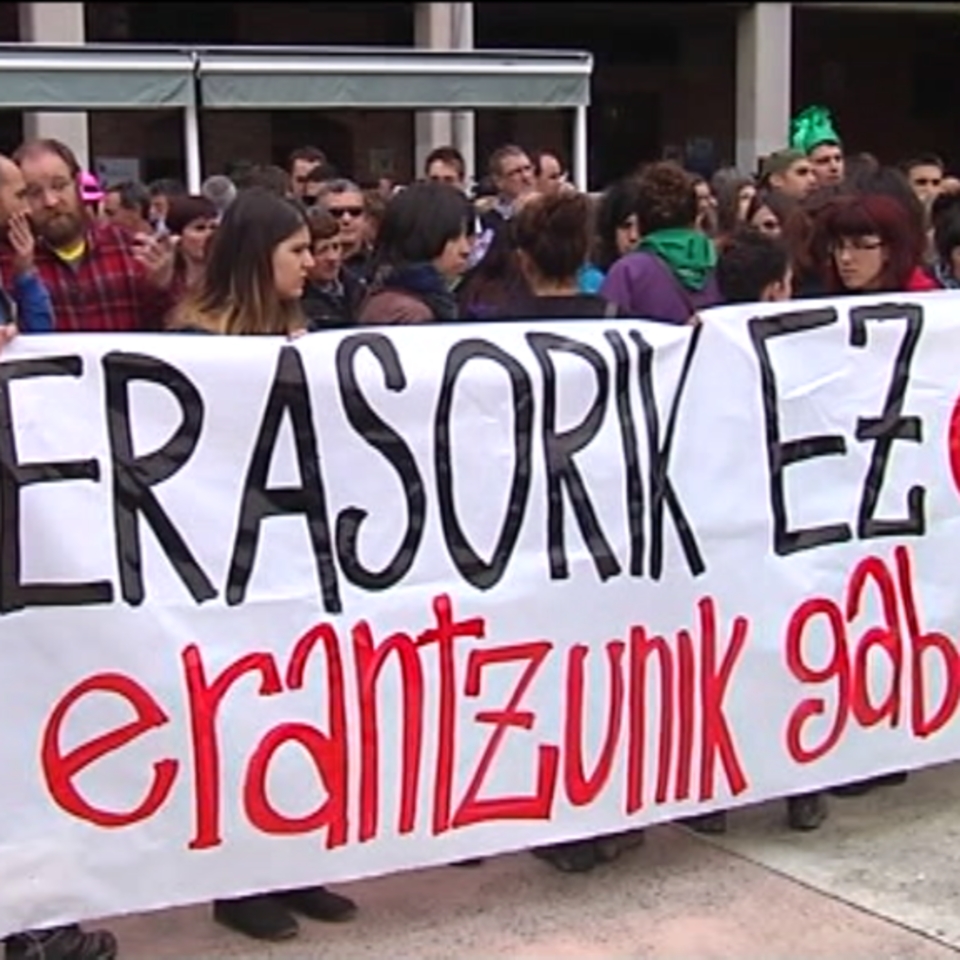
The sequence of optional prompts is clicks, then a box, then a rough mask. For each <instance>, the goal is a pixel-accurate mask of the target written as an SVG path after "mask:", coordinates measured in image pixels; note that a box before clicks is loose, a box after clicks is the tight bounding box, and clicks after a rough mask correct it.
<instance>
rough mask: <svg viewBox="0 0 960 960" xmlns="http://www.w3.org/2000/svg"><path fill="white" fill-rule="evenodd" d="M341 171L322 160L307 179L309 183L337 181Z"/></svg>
mask: <svg viewBox="0 0 960 960" xmlns="http://www.w3.org/2000/svg"><path fill="white" fill-rule="evenodd" d="M339 177H340V171H339V170H337V168H336V167H335V166H334V165H333V164H332V163H328V162H327V161H326V160H321V161H320V162H319V163H318V164H317V165H316V166H315V167H314V168H313V169H312V170H311V171H310V172H309V173H308V174H307V177H306V180H307V183H326V182H327V181H328V180H337V179H339Z"/></svg>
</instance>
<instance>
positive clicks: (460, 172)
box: [423, 146, 467, 180]
mask: <svg viewBox="0 0 960 960" xmlns="http://www.w3.org/2000/svg"><path fill="white" fill-rule="evenodd" d="M437 162H439V163H445V164H447V166H450V167H453V169H454V170H456V171H457V176H458V177H459V178H460V179H461V180H463V178H464V177H466V175H467V162H466V161H465V160H464V159H463V154H462V153H461V152H460V151H459V150H458V149H457V148H456V147H450V146H444V147H437V148H436V149H434V150H431V151H430V152H429V153H428V154H427V159H426V160H425V161H424V163H423V172H424V173H425V174H426V173H429V172H430V167H431V166H432V165H433V164H434V163H437Z"/></svg>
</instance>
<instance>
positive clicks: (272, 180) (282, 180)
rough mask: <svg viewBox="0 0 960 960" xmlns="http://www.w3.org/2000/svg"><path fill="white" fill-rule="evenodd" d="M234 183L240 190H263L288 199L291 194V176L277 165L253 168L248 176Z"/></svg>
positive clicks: (239, 178) (247, 173)
mask: <svg viewBox="0 0 960 960" xmlns="http://www.w3.org/2000/svg"><path fill="white" fill-rule="evenodd" d="M234 183H235V184H236V185H237V189H238V190H251V189H253V188H263V189H264V190H269V191H270V192H271V193H275V194H276V195H277V196H278V197H286V196H287V195H288V194H289V193H290V174H289V173H287V171H286V170H284V169H283V167H278V166H276V165H275V164H268V165H266V166H258V167H253V169H251V170H248V171H247V172H246V174H244V175H242V176H238V177H237V178H236V179H235V180H234Z"/></svg>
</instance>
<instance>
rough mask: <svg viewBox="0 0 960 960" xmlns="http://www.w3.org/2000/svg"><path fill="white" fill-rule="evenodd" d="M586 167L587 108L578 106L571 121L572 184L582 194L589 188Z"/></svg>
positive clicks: (588, 173)
mask: <svg viewBox="0 0 960 960" xmlns="http://www.w3.org/2000/svg"><path fill="white" fill-rule="evenodd" d="M587 167H588V159H587V108H586V107H584V106H580V107H576V108H575V115H574V120H573V182H574V185H575V186H576V187H577V189H578V190H582V191H584V192H586V191H587V190H588V189H589V188H590V185H589V179H590V172H589V170H588V169H587Z"/></svg>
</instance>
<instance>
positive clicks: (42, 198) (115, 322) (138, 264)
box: [0, 140, 173, 960]
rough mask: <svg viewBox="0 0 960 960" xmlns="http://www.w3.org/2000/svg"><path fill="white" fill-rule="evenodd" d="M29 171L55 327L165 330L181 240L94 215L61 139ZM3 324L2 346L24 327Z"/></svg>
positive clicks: (87, 933) (70, 949)
mask: <svg viewBox="0 0 960 960" xmlns="http://www.w3.org/2000/svg"><path fill="white" fill-rule="evenodd" d="M14 160H16V162H17V164H18V165H19V167H20V170H21V172H22V173H23V179H24V181H25V184H26V188H25V194H26V199H27V203H28V205H29V215H30V221H31V223H32V226H33V230H34V233H35V234H36V235H37V243H36V249H35V253H34V262H35V269H36V272H37V274H38V275H39V277H40V279H41V280H42V281H43V283H44V284H45V286H46V288H47V290H48V291H49V293H50V298H51V301H52V305H53V314H54V329H56V330H63V331H114V332H120V331H131V330H160V329H162V327H163V320H164V317H165V316H166V314H167V312H168V311H169V309H170V307H171V306H172V298H171V294H170V284H171V281H172V280H173V248H172V246H171V245H170V242H169V241H168V240H158V239H157V238H154V237H150V236H138V237H135V238H133V239H130V238H129V237H128V236H127V235H126V234H124V233H122V232H121V231H120V230H119V228H117V227H113V226H110V225H106V224H99V223H96V222H94V221H93V220H92V219H91V217H90V215H89V214H88V213H87V211H86V208H85V207H84V205H83V203H82V201H81V198H80V185H79V181H80V165H79V164H78V163H77V158H76V157H75V156H74V154H73V151H72V150H71V149H70V148H69V147H68V146H66V144H63V143H60V141H58V140H37V141H32V142H30V143H26V144H24V145H23V146H22V147H21V148H20V149H19V150H18V151H17V153H16V154H15V155H14ZM17 268H18V264H17V254H16V252H15V250H14V247H13V246H12V245H9V244H5V245H4V246H0V290H2V289H3V287H4V284H7V283H10V282H11V281H12V279H13V277H14V276H16V275H17ZM16 332H17V329H16V326H14V324H12V323H6V324H5V325H4V326H0V348H2V347H3V345H4V344H5V343H7V342H9V340H10V339H12V337H13V336H14V335H15V334H16ZM3 947H4V954H5V958H6V960H39V958H43V960H114V958H115V957H116V955H117V941H116V938H115V937H114V936H113V934H111V933H110V932H109V931H108V930H84V929H82V928H81V927H80V926H79V925H78V924H75V923H74V924H68V925H66V926H61V927H54V928H52V929H49V930H33V931H27V932H24V933H17V934H13V935H12V936H9V937H7V938H6V940H5V941H4V942H3Z"/></svg>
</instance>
